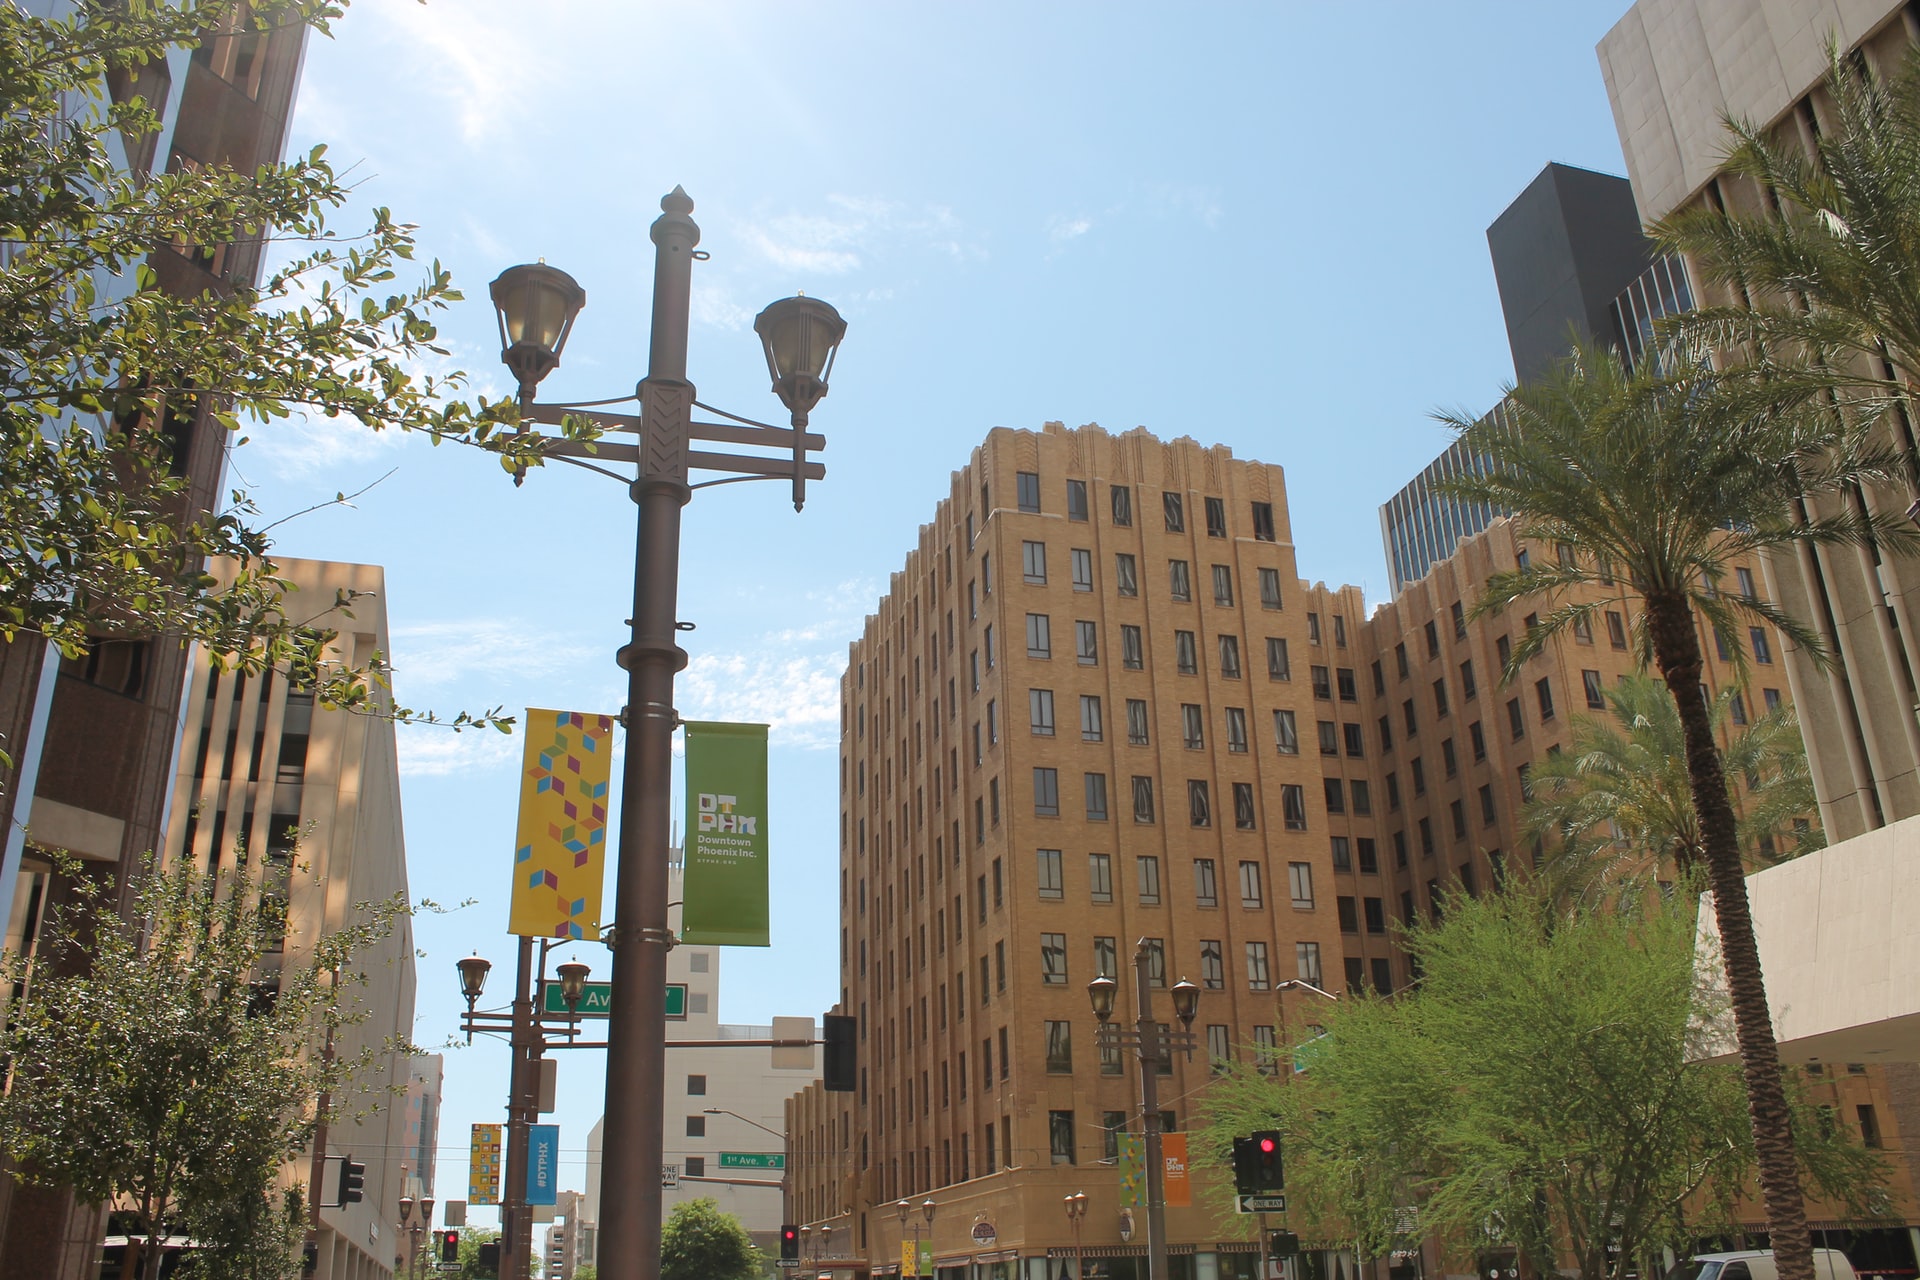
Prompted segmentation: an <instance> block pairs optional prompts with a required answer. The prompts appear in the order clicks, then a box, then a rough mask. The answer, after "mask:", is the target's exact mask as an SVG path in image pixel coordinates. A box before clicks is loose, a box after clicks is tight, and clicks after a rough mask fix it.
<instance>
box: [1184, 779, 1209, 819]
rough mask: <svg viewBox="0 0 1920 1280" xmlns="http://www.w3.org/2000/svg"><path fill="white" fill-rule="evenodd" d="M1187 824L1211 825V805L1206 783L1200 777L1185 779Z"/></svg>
mask: <svg viewBox="0 0 1920 1280" xmlns="http://www.w3.org/2000/svg"><path fill="white" fill-rule="evenodd" d="M1187 824H1188V825H1189V826H1194V827H1210V826H1212V825H1213V805H1212V802H1211V801H1210V800H1209V799H1208V797H1207V784H1206V782H1205V781H1204V780H1202V779H1198V778H1192V779H1189V780H1188V781H1187Z"/></svg>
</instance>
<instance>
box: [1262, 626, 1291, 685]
mask: <svg viewBox="0 0 1920 1280" xmlns="http://www.w3.org/2000/svg"><path fill="white" fill-rule="evenodd" d="M1267 679H1269V680H1291V679H1293V667H1292V666H1291V664H1289V663H1288V661H1287V642H1286V641H1285V640H1283V639H1281V638H1280V637H1279V636H1268V637H1267Z"/></svg>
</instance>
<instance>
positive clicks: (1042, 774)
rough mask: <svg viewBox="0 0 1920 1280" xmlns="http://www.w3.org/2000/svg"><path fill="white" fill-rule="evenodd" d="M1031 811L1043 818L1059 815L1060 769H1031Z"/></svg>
mask: <svg viewBox="0 0 1920 1280" xmlns="http://www.w3.org/2000/svg"><path fill="white" fill-rule="evenodd" d="M1033 811H1034V813H1036V814H1038V815H1039V816H1041V817H1043V818H1057V817H1059V816H1060V771H1059V770H1058V769H1035V770H1034V771H1033Z"/></svg>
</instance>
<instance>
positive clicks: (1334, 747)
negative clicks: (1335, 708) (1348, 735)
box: [1316, 720, 1340, 756]
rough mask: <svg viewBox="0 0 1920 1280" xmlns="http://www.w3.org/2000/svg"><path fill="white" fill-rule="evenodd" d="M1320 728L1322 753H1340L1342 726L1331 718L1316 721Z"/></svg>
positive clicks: (1331, 754)
mask: <svg viewBox="0 0 1920 1280" xmlns="http://www.w3.org/2000/svg"><path fill="white" fill-rule="evenodd" d="M1316 723H1317V724H1318V726H1319V729H1320V754H1321V755H1323V756H1337V755H1339V754H1340V726H1339V725H1337V724H1335V723H1334V722H1333V721H1331V720H1320V721H1316Z"/></svg>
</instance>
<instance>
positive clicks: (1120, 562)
mask: <svg viewBox="0 0 1920 1280" xmlns="http://www.w3.org/2000/svg"><path fill="white" fill-rule="evenodd" d="M1113 587H1114V590H1115V591H1118V592H1119V593H1120V594H1121V595H1123V596H1137V595H1139V594H1140V574H1139V571H1138V568H1137V567H1136V565H1135V562H1134V559H1133V556H1132V555H1131V554H1129V553H1128V552H1125V551H1121V552H1118V553H1116V554H1115V555H1114V557H1113Z"/></svg>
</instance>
